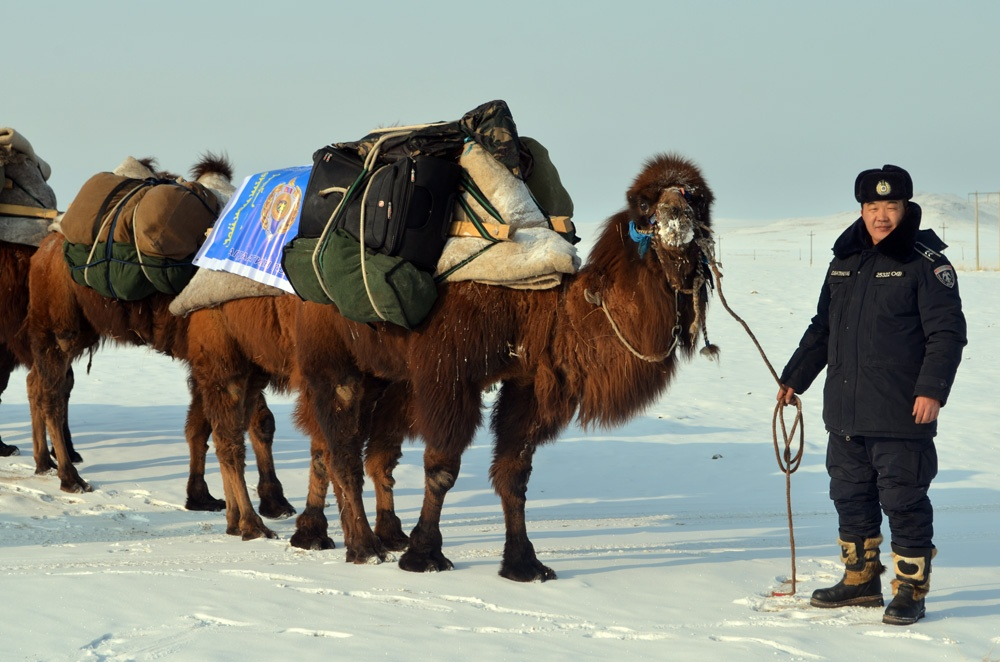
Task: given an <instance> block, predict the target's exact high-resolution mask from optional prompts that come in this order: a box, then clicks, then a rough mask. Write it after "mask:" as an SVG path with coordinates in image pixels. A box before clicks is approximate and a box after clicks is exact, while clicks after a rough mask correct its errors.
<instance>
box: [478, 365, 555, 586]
mask: <svg viewBox="0 0 1000 662" xmlns="http://www.w3.org/2000/svg"><path fill="white" fill-rule="evenodd" d="M563 425H565V422H563V423H562V424H560V423H558V422H553V421H547V420H542V419H540V417H539V409H538V401H537V400H536V399H535V395H534V385H533V384H531V383H529V384H526V385H514V384H511V383H505V384H504V385H503V387H502V388H501V389H500V395H499V397H498V398H497V402H496V404H495V405H494V408H493V416H492V428H493V434H494V437H495V442H494V449H493V464H492V466H491V467H490V480H491V481H492V483H493V489H494V490H495V491H496V493H497V495H498V496H499V497H500V501H501V503H502V504H503V516H504V523H505V524H506V529H507V538H506V542H505V543H504V550H503V562H502V563H501V565H500V576H501V577H506V578H507V579H512V580H514V581H519V582H531V581H538V580H540V581H546V580H548V579H555V578H556V573H555V572H553V571H552V569H551V568H549V567H547V566H545V565H542V564H541V563H540V562H539V561H538V557H537V556H536V555H535V548H534V546H533V545H532V544H531V541H530V540H528V529H527V525H526V523H525V514H524V507H525V503H526V501H527V491H528V479H529V478H530V477H531V461H532V458H533V456H534V454H535V449H536V448H537V447H538V446H539V444H542V443H544V442H546V441H550V440H552V439H554V438H555V437H556V435H557V434H558V432H559V430H560V429H561V428H562V426H563Z"/></svg>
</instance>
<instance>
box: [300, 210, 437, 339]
mask: <svg viewBox="0 0 1000 662" xmlns="http://www.w3.org/2000/svg"><path fill="white" fill-rule="evenodd" d="M320 241H321V239H313V238H306V237H298V238H296V239H294V240H292V241H291V242H289V243H287V244H285V247H284V253H283V256H282V261H281V265H282V268H283V269H284V270H285V275H286V276H288V282H290V283H291V284H292V287H293V288H294V289H295V293H296V294H298V295H299V297H300V298H302V299H304V300H305V301H313V302H315V303H326V304H329V303H332V304H334V305H335V306H337V309H338V310H339V311H340V314H341V315H343V316H344V317H346V318H347V319H351V320H354V321H355V322H364V323H367V322H383V321H384V322H391V323H393V324H397V325H399V326H401V327H403V328H406V329H412V328H414V327H416V326H417V325H418V324H420V323H421V322H422V321H423V320H424V318H425V317H426V316H427V313H429V312H430V310H431V308H432V307H433V306H434V302H435V301H437V284H436V283H435V282H434V276H433V275H431V274H430V273H428V272H426V271H423V270H421V269H418V268H417V267H415V266H413V264H411V263H410V262H407V261H406V260H404V259H403V258H400V257H393V256H389V255H383V254H381V253H374V252H372V251H370V250H367V249H366V250H365V269H366V272H367V276H368V290H369V291H370V294H371V296H369V291H366V289H365V282H364V280H365V279H364V278H363V276H362V272H361V244H360V243H359V242H358V241H357V240H356V239H354V238H353V237H351V236H350V235H349V234H347V232H346V231H344V230H342V229H341V230H336V231H334V232H331V233H329V234H328V235H327V237H326V244H325V245H324V247H323V248H322V250H321V251H320V252H319V254H318V255H317V268H318V271H319V273H320V275H321V277H322V279H323V283H322V284H320V281H319V278H318V277H317V275H316V272H317V268H314V267H313V253H314V252H315V251H316V247H317V245H318V244H319V242H320ZM324 286H325V289H324ZM328 292H329V296H328V295H327V293H328Z"/></svg>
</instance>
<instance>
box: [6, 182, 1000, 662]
mask: <svg viewBox="0 0 1000 662" xmlns="http://www.w3.org/2000/svg"><path fill="white" fill-rule="evenodd" d="M917 201H918V202H920V203H921V204H922V206H923V207H924V218H925V221H924V226H925V227H931V228H934V229H935V230H936V231H937V232H938V234H939V235H940V234H944V236H945V239H946V241H947V242H948V243H950V244H951V245H952V247H951V248H950V249H949V250H948V251H947V253H948V255H949V256H950V257H951V259H952V260H953V261H954V262H955V263H956V265H958V266H959V267H960V269H962V271H960V273H959V284H960V288H961V291H962V296H963V301H964V303H965V311H966V316H967V318H968V322H969V346H968V347H967V349H966V353H965V358H964V361H963V364H962V366H961V368H960V369H959V374H958V379H957V383H956V385H955V388H954V391H953V394H952V397H951V400H950V401H949V404H948V406H947V407H946V408H945V409H944V410H943V412H942V418H941V423H940V434H939V437H938V452H939V456H940V474H939V476H938V478H937V479H936V480H935V482H934V485H933V487H932V490H931V497H932V500H933V502H934V505H935V509H936V511H937V517H936V532H937V533H936V538H935V543H936V545H937V547H938V548H939V554H938V556H937V558H936V559H935V564H934V572H933V582H932V590H931V594H930V596H929V598H928V614H927V617H926V619H924V620H922V621H920V622H919V623H918V624H916V625H914V626H911V627H896V626H890V625H883V624H882V623H881V616H882V612H881V610H873V609H862V608H849V609H841V610H820V609H814V608H811V607H810V606H809V605H808V598H809V594H810V592H811V591H812V590H813V589H815V588H818V587H821V586H827V585H830V584H832V583H834V582H836V581H837V579H838V578H839V576H840V574H841V567H840V564H839V560H838V551H839V550H838V548H837V546H836V544H835V540H836V534H837V531H836V518H835V515H834V512H833V508H832V505H831V504H830V503H829V501H828V498H827V494H826V491H827V479H826V473H825V470H824V467H823V459H824V448H825V435H824V433H823V425H822V421H821V418H820V407H821V402H820V394H819V392H820V390H821V389H819V388H814V389H812V390H810V391H809V392H808V393H806V394H805V396H804V403H805V408H804V409H805V430H806V445H805V457H804V460H803V462H802V465H801V468H800V469H799V470H798V471H797V472H796V473H795V474H793V475H792V477H791V502H792V507H793V522H794V549H795V553H796V559H795V575H796V579H797V586H796V588H797V591H796V592H795V594H794V595H791V596H775V595H774V593H775V592H779V593H780V592H787V591H788V589H789V585H788V584H787V583H786V580H788V579H789V578H790V577H791V575H792V568H793V566H792V560H791V551H792V548H791V544H790V540H789V527H788V515H787V513H786V491H785V484H786V483H785V476H784V475H783V474H782V473H781V471H780V470H779V468H778V464H777V462H776V459H775V451H774V448H773V445H772V440H771V414H772V409H773V405H774V394H775V390H776V385H775V383H774V380H773V379H772V377H771V375H770V373H769V372H768V370H767V368H766V366H765V365H764V362H763V360H762V359H761V357H760V355H759V354H758V352H757V350H756V349H755V348H754V346H753V344H752V343H751V341H750V339H749V338H748V337H747V335H746V334H745V332H744V330H743V328H742V327H741V326H739V325H738V324H737V323H736V322H735V321H734V320H733V319H732V318H730V317H729V316H728V314H727V313H726V312H725V311H724V310H723V308H722V306H721V305H719V302H718V300H717V299H715V300H713V302H712V304H711V309H710V313H709V320H708V323H709V327H708V328H709V334H710V337H711V339H712V341H713V342H715V343H717V344H718V345H720V346H721V347H722V350H723V354H722V358H721V362H719V363H711V362H709V361H707V360H705V359H702V358H696V359H694V360H693V361H692V362H691V363H689V364H686V365H684V366H683V367H682V369H681V370H680V371H679V374H678V378H677V379H676V381H675V382H674V383H673V385H672V386H671V388H670V390H669V392H668V393H667V394H666V395H665V396H664V397H663V398H662V399H661V400H660V401H659V402H658V403H657V404H656V405H655V406H653V407H651V408H650V409H649V410H648V412H646V415H644V416H640V417H638V418H636V419H634V420H633V421H632V422H631V423H630V424H629V425H627V426H625V427H622V428H619V429H614V430H593V431H589V432H585V431H582V430H580V429H578V428H576V427H571V428H570V429H568V430H567V431H566V433H565V434H564V435H563V437H562V438H561V439H560V441H559V442H558V443H556V444H554V445H551V446H548V447H546V448H544V449H542V450H540V451H539V453H538V454H537V455H536V460H535V470H534V473H533V476H532V480H531V483H530V487H529V495H528V496H529V501H528V520H529V533H530V535H531V536H532V540H533V542H534V545H535V548H536V550H537V551H538V553H539V557H540V558H541V560H542V561H543V562H544V563H546V564H547V565H549V566H551V567H552V568H553V569H554V570H555V571H556V572H557V573H558V575H559V579H558V580H556V581H551V582H546V583H535V584H518V583H514V582H510V581H507V580H505V579H502V578H500V577H499V576H497V574H496V573H497V569H498V568H499V561H500V554H501V550H502V547H503V542H504V526H503V518H502V514H501V511H500V506H499V502H498V500H497V498H496V497H495V495H494V494H493V492H492V490H491V488H490V485H489V481H488V476H487V469H488V465H489V461H490V439H489V436H488V433H487V431H485V430H483V431H480V433H479V435H478V436H477V438H476V442H475V444H474V446H473V447H472V448H471V449H469V451H468V452H467V454H466V456H465V460H464V464H463V470H462V474H461V476H460V478H459V480H458V483H457V485H456V486H455V488H454V489H453V490H452V491H451V493H450V494H449V496H448V500H447V503H446V509H445V512H444V517H443V520H442V531H443V534H444V539H445V553H446V555H448V556H449V557H450V558H451V560H452V561H453V562H454V563H455V570H453V571H451V572H445V573H437V574H411V573H407V572H404V571H402V570H400V569H399V568H398V567H397V566H396V565H395V564H394V563H384V564H381V565H360V566H356V565H353V564H348V563H346V562H345V560H344V552H343V549H342V548H338V549H337V550H333V551H325V552H307V551H302V550H298V549H294V548H292V547H291V546H290V545H289V543H288V540H289V538H290V537H291V534H292V533H293V531H294V520H293V519H288V520H282V521H271V522H269V526H271V527H272V528H273V529H274V530H275V531H276V532H277V533H278V534H279V536H280V539H278V540H254V541H249V542H243V541H241V540H240V539H239V538H235V537H231V536H227V535H226V534H225V521H224V517H223V515H222V514H221V513H219V514H209V513H197V512H188V511H185V510H184V509H183V506H182V504H183V503H184V490H185V480H186V476H187V447H186V445H185V443H184V438H183V424H184V414H185V408H186V402H187V391H186V385H185V372H184V369H183V367H182V366H181V365H179V364H177V363H173V362H171V361H170V360H169V359H167V358H165V357H163V356H160V355H157V354H154V353H150V352H148V351H146V350H142V349H135V348H108V349H104V350H102V351H100V352H99V353H98V354H96V355H95V357H94V364H93V369H92V370H91V372H90V374H85V371H84V368H83V366H82V365H80V366H79V367H78V369H77V382H76V389H75V391H74V393H73V397H72V401H71V406H70V421H71V425H72V427H73V431H74V439H75V442H76V445H77V448H78V450H79V451H80V452H81V453H82V455H83V456H84V459H85V463H84V464H82V465H80V467H79V469H80V471H81V473H82V475H83V476H84V478H85V479H87V480H89V481H90V482H91V484H92V485H93V487H94V491H93V492H92V493H88V494H79V495H71V494H66V493H62V492H60V491H59V489H58V481H57V479H56V478H55V477H54V476H51V475H50V476H35V475H34V473H33V470H34V465H33V463H32V461H31V457H30V446H31V439H30V423H29V418H28V408H27V404H26V399H25V394H24V388H23V381H24V380H23V376H24V375H23V371H22V372H18V373H16V374H15V375H14V377H13V378H12V380H11V386H10V387H9V389H8V392H7V393H5V394H4V402H3V405H2V406H0V435H2V437H3V439H4V440H5V441H6V442H8V443H14V444H17V445H19V446H20V447H21V449H22V451H23V452H24V453H25V455H22V456H20V457H12V458H3V459H0V596H2V597H3V605H4V608H3V612H2V614H0V659H3V660H151V659H201V660H207V659H213V660H230V659H232V660H236V659H241V660H243V659H251V660H257V659H260V660H264V659H269V660H278V659H302V660H312V659H321V658H322V659H371V658H378V659H404V658H405V659H411V660H469V659H479V660H508V659H509V660H514V659H533V660H556V659H575V660H584V659H670V660H731V659H732V660H772V659H795V660H824V659H826V660H844V659H857V660H875V659H881V660H885V659H892V658H897V659H901V660H1000V554H998V549H1000V469H998V466H1000V435H998V433H997V404H998V402H997V395H996V393H997V392H996V390H995V389H996V384H995V375H996V368H995V364H993V363H992V361H993V359H990V358H989V357H991V356H993V357H994V359H995V358H996V357H997V356H1000V322H998V321H997V317H996V313H995V307H996V303H997V301H998V299H997V295H996V292H997V289H998V287H1000V273H998V272H997V271H996V269H997V245H998V243H1000V242H998V237H997V229H996V214H995V211H991V212H989V213H988V212H987V210H985V209H984V208H981V209H980V260H981V266H982V267H983V268H984V269H988V270H984V271H978V272H976V271H973V270H972V269H974V268H975V252H974V250H975V248H974V246H975V236H974V216H973V212H972V207H971V206H970V205H969V204H967V203H966V201H965V200H962V199H960V198H957V197H953V196H937V195H924V196H918V197H917ZM990 213H991V214H992V216H990V215H989V214H990ZM855 217H856V214H855V213H853V212H848V213H844V214H842V215H837V216H834V217H829V218H822V219H787V220H783V221H776V222H773V223H769V224H764V225H760V226H755V227H746V226H745V225H744V224H740V223H737V222H735V221H729V220H726V219H721V220H720V221H718V223H717V226H718V228H719V233H718V236H719V239H720V240H721V242H720V248H721V261H722V264H723V266H724V273H725V278H724V280H723V291H724V293H725V295H726V298H727V300H728V301H729V303H730V305H731V306H732V307H733V308H734V309H735V311H736V312H737V313H738V314H740V315H741V316H742V317H743V318H744V319H745V320H746V322H747V323H748V324H749V325H750V327H751V328H752V329H753V330H754V332H755V334H756V335H757V337H758V339H759V340H760V342H761V344H762V345H763V347H764V350H765V352H766V353H767V354H768V357H769V358H770V360H771V361H772V363H773V364H774V366H775V369H776V370H779V371H780V369H781V367H782V366H783V364H784V361H785V360H786V359H787V357H788V355H789V354H790V353H791V351H792V350H793V348H794V347H795V345H796V343H797V342H798V339H799V337H800V336H801V334H802V331H803V330H804V329H805V326H806V324H807V323H808V320H809V318H810V317H811V315H812V314H813V311H814V307H815V302H816V298H817V295H818V293H819V288H820V285H821V283H822V280H823V277H824V273H825V266H826V263H827V261H828V256H829V247H830V246H831V245H832V242H833V240H834V238H835V237H836V236H837V234H838V233H839V232H840V231H841V230H842V229H843V228H844V227H845V226H846V225H847V224H848V223H850V222H851V221H853V219H854V218H855ZM942 226H945V227H942ZM583 227H584V228H585V231H587V230H586V228H587V225H586V224H584V225H583ZM589 234H593V233H592V232H589ZM810 242H812V243H811V244H810ZM810 245H811V246H812V248H811V250H810ZM583 246H584V247H586V246H587V244H586V243H585V244H584V245H583ZM990 292H993V294H990ZM291 403H292V400H291V399H288V398H273V399H272V404H273V409H274V410H275V413H276V416H277V418H278V432H277V435H276V440H275V446H274V450H275V459H276V462H277V468H278V474H279V477H280V478H281V480H282V481H283V483H284V485H285V489H286V494H287V496H288V498H289V500H290V501H291V502H292V504H293V505H294V506H295V507H296V508H297V509H298V510H299V511H301V510H302V507H303V505H304V502H305V494H306V486H307V471H308V460H309V457H308V442H307V441H306V440H305V439H304V438H303V436H302V435H301V434H300V433H299V432H298V431H296V430H295V428H294V427H293V426H292V424H291V421H290V413H291V409H292V404H291ZM421 450H422V449H421V446H420V445H419V444H416V445H408V446H407V447H406V449H405V453H404V457H403V461H402V464H401V465H400V467H399V469H398V470H397V472H396V477H397V481H398V482H397V489H396V503H397V508H398V513H399V515H400V517H401V518H402V520H403V524H404V528H407V529H409V528H411V527H412V526H413V525H414V524H415V523H416V519H417V516H418V512H419V508H420V501H421V496H422V469H421V466H422V465H421ZM251 457H252V455H251ZM209 470H210V475H209V477H208V479H209V484H210V486H211V487H212V489H213V491H214V493H215V495H216V496H222V486H221V481H220V479H219V475H218V469H217V464H216V463H215V462H214V458H213V459H212V462H210V467H209ZM251 478H253V477H252V476H251ZM250 482H255V481H252V480H251V481H250ZM366 496H368V497H370V496H371V494H370V492H369V493H366ZM332 511H333V509H332V508H331V509H329V512H328V514H329V515H330V517H331V523H332V524H333V525H334V528H333V529H332V535H333V537H334V539H335V540H336V541H337V542H338V544H340V542H341V540H342V537H341V536H340V531H339V528H337V527H336V524H335V522H336V517H335V515H334V513H333V512H332ZM884 532H885V533H886V534H888V527H887V526H886V527H885V528H884ZM886 593H888V587H886Z"/></svg>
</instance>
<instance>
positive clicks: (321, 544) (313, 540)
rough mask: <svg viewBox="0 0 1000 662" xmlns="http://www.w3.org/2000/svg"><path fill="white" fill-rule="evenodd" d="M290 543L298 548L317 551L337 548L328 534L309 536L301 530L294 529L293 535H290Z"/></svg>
mask: <svg viewBox="0 0 1000 662" xmlns="http://www.w3.org/2000/svg"><path fill="white" fill-rule="evenodd" d="M291 545H292V547H297V548H298V549H307V550H311V551H317V552H318V551H322V550H324V549H336V548H337V546H336V545H335V544H334V543H333V538H331V537H330V536H327V535H319V536H310V535H309V534H306V533H303V532H302V531H296V532H295V533H294V535H292V540H291Z"/></svg>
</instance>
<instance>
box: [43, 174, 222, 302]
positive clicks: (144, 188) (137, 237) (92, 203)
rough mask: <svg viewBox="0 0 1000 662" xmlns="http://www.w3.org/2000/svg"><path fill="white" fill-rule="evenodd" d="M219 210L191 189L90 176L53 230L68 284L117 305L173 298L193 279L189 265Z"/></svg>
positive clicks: (197, 187)
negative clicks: (61, 241)
mask: <svg viewBox="0 0 1000 662" xmlns="http://www.w3.org/2000/svg"><path fill="white" fill-rule="evenodd" d="M222 206H223V205H222V202H221V201H220V199H219V197H218V196H217V195H216V193H214V192H213V191H212V190H210V189H209V188H208V187H206V186H204V185H203V184H201V183H198V182H191V181H185V180H183V179H182V178H179V177H178V178H173V177H163V176H159V177H157V176H153V175H152V174H151V173H150V176H147V177H132V176H126V175H121V174H116V173H113V172H101V173H98V174H96V175H94V176H93V177H91V178H90V179H89V180H87V181H86V182H85V183H84V185H83V187H82V188H81V189H80V192H79V193H78V194H77V196H76V197H75V198H74V199H73V202H72V203H71V204H70V205H69V208H68V209H67V210H66V212H65V214H64V215H63V217H62V219H61V221H60V224H59V227H60V231H61V232H62V233H63V235H64V236H65V237H66V239H67V242H66V244H65V249H64V253H65V256H66V260H67V262H68V263H69V265H70V268H71V273H72V275H73V280H74V281H76V282H77V283H79V284H80V285H85V286H88V287H91V288H93V289H94V290H96V291H98V292H99V293H100V294H101V295H103V296H105V297H109V298H113V299H119V300H123V301H137V300H139V299H144V298H146V297H148V296H150V295H152V294H153V293H155V292H161V293H163V294H170V295H176V294H178V293H180V291H181V290H182V289H183V288H184V286H185V285H187V283H188V282H189V281H190V280H191V278H192V276H193V275H194V273H195V270H196V269H197V267H195V266H194V264H193V262H192V260H193V258H194V256H195V254H196V253H197V252H198V248H199V247H200V246H201V244H202V242H203V241H204V239H205V235H206V233H207V232H208V230H209V229H210V228H211V227H212V225H213V224H214V223H215V220H216V218H217V217H218V215H219V211H221V209H222Z"/></svg>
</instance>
